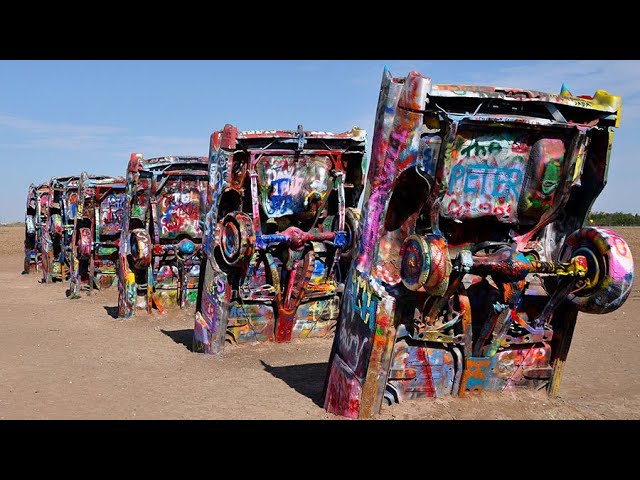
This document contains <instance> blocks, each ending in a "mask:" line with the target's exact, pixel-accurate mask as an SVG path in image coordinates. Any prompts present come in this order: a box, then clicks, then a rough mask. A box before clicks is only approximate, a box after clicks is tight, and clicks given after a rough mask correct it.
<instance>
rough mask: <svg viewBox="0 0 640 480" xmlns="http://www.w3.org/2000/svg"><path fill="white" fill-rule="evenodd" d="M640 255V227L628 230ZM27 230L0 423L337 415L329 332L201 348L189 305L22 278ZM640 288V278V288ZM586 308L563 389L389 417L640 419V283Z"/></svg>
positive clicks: (415, 404)
mask: <svg viewBox="0 0 640 480" xmlns="http://www.w3.org/2000/svg"><path fill="white" fill-rule="evenodd" d="M619 230H620V233H622V235H623V236H624V237H625V238H626V239H627V241H629V242H630V243H631V246H632V250H633V252H634V255H635V258H636V259H637V261H640V229H619ZM22 235H23V229H21V228H7V227H0V292H1V293H0V332H1V333H0V419H78V418H79V419H130V418H150V419H196V418H211V419H335V418H336V417H334V416H333V415H330V414H328V413H326V412H325V411H324V410H323V409H322V408H321V406H320V405H321V398H320V395H321V390H322V384H323V381H324V374H325V369H326V362H327V358H328V356H329V351H330V349H331V340H304V341H296V342H292V343H290V344H284V345H272V344H265V345H255V346H243V347H236V348H229V349H227V350H226V351H225V353H224V355H223V356H222V357H220V358H214V357H211V356H205V355H199V354H195V353H192V352H191V351H190V348H191V335H192V328H193V319H192V315H191V312H174V313H173V314H168V315H164V316H160V315H153V316H150V317H148V316H146V315H139V316H138V317H136V318H135V319H133V320H131V321H119V320H116V319H114V318H113V316H114V315H115V306H116V304H117V292H116V290H115V289H110V290H105V291H103V292H98V293H97V294H95V295H93V296H91V297H87V296H83V298H81V299H79V300H69V299H67V298H66V296H65V290H66V288H67V285H66V284H53V285H41V284H39V283H38V279H39V276H36V275H29V276H27V275H25V276H22V275H20V271H21V270H22V256H21V252H20V248H21V247H22ZM636 285H637V284H636ZM632 297H633V298H631V299H629V300H628V301H627V303H626V304H625V305H624V306H623V307H622V308H621V309H619V310H618V311H616V312H614V313H612V314H609V315H606V316H587V315H581V317H580V318H579V321H578V325H577V327H576V333H575V337H574V344H573V346H572V349H571V351H570V353H569V359H568V361H567V366H566V369H565V375H564V381H563V383H562V386H561V387H560V397H559V398H557V399H554V400H551V399H549V398H548V397H546V395H544V394H543V393H527V392H524V393H519V394H518V395H516V394H510V393H509V394H506V395H485V396H484V397H482V399H464V400H463V399H447V400H432V401H429V400H421V401H410V402H406V403H403V404H401V405H397V406H394V407H388V408H387V407H383V411H382V413H381V415H380V416H379V418H381V419H393V418H401V419H410V418H411V419H413V418H421V419H430V418H442V419H451V418H496V419H533V418H543V419H553V418H563V419H567V418H611V419H613V418H616V419H617V418H620V419H631V418H633V419H639V418H640V375H638V373H637V371H636V370H635V366H636V365H637V364H638V363H640V348H639V345H640V322H639V321H638V319H639V318H640V291H639V289H638V287H637V286H635V287H634V292H633V294H632Z"/></svg>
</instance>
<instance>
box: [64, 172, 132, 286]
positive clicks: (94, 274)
mask: <svg viewBox="0 0 640 480" xmlns="http://www.w3.org/2000/svg"><path fill="white" fill-rule="evenodd" d="M124 188H125V183H124V178H122V177H115V178H114V177H102V176H100V177H96V176H89V175H87V174H86V173H84V172H83V173H82V174H81V175H80V179H79V182H78V192H77V212H76V215H75V218H74V223H73V234H72V238H71V251H70V252H69V254H70V260H71V261H70V295H69V298H72V299H73V298H79V296H80V292H81V290H85V291H86V292H87V293H88V294H89V295H90V294H91V292H92V290H93V289H94V288H97V289H102V288H108V287H110V286H111V285H112V284H113V283H114V282H115V281H117V271H116V270H117V265H118V247H117V241H118V237H119V234H120V229H121V222H122V218H123V214H124V211H123V207H124Z"/></svg>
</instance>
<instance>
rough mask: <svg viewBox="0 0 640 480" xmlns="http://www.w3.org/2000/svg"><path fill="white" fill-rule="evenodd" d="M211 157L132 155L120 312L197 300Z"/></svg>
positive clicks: (128, 313) (124, 314) (122, 239)
mask: <svg viewBox="0 0 640 480" xmlns="http://www.w3.org/2000/svg"><path fill="white" fill-rule="evenodd" d="M207 182H208V178H207V158H206V157H193V156H168V157H157V158H149V159H144V158H143V156H142V155H141V154H137V153H133V154H131V158H130V160H129V165H128V168H127V178H126V194H125V205H124V215H123V220H122V231H121V234H120V246H119V258H120V265H119V268H118V315H119V317H121V318H128V317H131V316H132V315H133V314H134V311H135V310H136V309H143V310H146V311H147V312H148V313H152V311H153V307H154V305H155V307H156V308H157V309H158V310H159V311H160V312H163V311H164V309H165V307H167V306H169V305H177V306H179V307H184V306H186V305H193V304H195V302H196V297H197V294H198V281H199V275H200V250H201V245H202V236H203V231H204V216H205V213H206V209H205V206H206V195H207Z"/></svg>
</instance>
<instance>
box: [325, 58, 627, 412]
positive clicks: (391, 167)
mask: <svg viewBox="0 0 640 480" xmlns="http://www.w3.org/2000/svg"><path fill="white" fill-rule="evenodd" d="M620 109H621V99H620V97H617V96H614V95H610V94H608V93H607V92H605V91H603V90H598V91H597V92H596V93H595V95H593V96H580V97H576V96H573V95H572V94H571V93H570V92H569V91H568V90H567V89H566V88H563V89H562V90H561V93H560V94H548V93H543V92H538V91H529V90H522V89H517V88H499V87H482V86H470V85H436V84H433V83H432V82H431V80H430V79H429V78H426V77H423V76H421V75H420V74H418V73H416V72H411V73H410V74H409V75H408V76H407V77H406V78H393V77H392V76H391V75H390V73H389V72H388V71H387V70H386V69H385V72H384V75H383V80H382V87H381V93H380V98H379V102H378V106H377V114H376V125H375V133H374V138H373V146H372V150H373V152H372V158H371V166H370V170H369V172H368V175H367V180H366V186H365V192H364V194H363V201H364V208H363V212H362V217H363V222H362V231H361V236H360V239H359V244H358V248H357V252H356V253H355V254H354V260H353V263H352V265H351V269H350V270H349V272H348V278H347V285H346V287H345V299H344V302H343V304H342V309H341V315H340V322H339V327H338V330H337V332H336V336H335V339H334V344H333V349H332V353H331V358H330V363H329V369H328V377H327V380H326V386H325V408H326V409H327V410H329V411H330V412H333V413H335V414H338V415H344V416H347V417H351V418H367V417H370V416H372V415H374V414H376V413H378V411H379V409H380V406H381V405H382V403H383V402H386V403H388V404H391V403H394V402H398V401H402V400H404V399H414V398H420V397H444V396H449V395H454V396H467V395H470V394H480V393H481V392H482V391H496V392H501V391H504V390H511V389H515V388H529V389H536V390H537V389H547V392H549V394H550V395H555V394H556V392H557V390H558V387H559V384H560V379H561V375H562V370H563V366H564V364H565V361H566V358H567V353H568V351H569V346H570V343H571V338H572V334H573V330H574V326H575V322H576V318H577V314H578V312H579V311H580V312H586V313H594V314H598V313H600V314H602V313H607V312H610V311H613V310H615V309H616V308H618V307H619V306H620V305H621V304H622V303H623V302H624V301H625V299H626V298H627V296H628V295H629V293H630V290H631V286H632V282H633V261H632V258H631V252H630V250H629V247H628V245H627V243H626V242H625V241H624V239H622V238H621V237H620V236H618V235H617V234H616V233H615V232H613V231H611V230H608V229H605V228H600V227H591V226H586V227H585V226H584V224H585V223H588V222H585V220H586V219H587V218H588V214H589V212H590V209H591V206H592V204H593V202H594V201H595V199H596V197H597V196H598V195H599V193H600V192H601V191H602V189H603V187H604V186H605V183H606V177H607V169H608V166H609V156H610V152H611V146H612V139H613V128H614V127H617V126H618V124H619V120H620Z"/></svg>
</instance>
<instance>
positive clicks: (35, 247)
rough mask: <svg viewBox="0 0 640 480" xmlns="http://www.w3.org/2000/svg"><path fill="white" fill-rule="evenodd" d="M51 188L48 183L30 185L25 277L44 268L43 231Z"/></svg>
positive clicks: (25, 246)
mask: <svg viewBox="0 0 640 480" xmlns="http://www.w3.org/2000/svg"><path fill="white" fill-rule="evenodd" d="M49 193H50V188H49V184H48V183H43V184H41V185H37V186H36V185H34V184H31V185H29V191H28V193H27V210H26V213H25V218H24V224H25V231H24V268H23V270H22V274H23V275H27V274H29V273H31V272H33V271H35V272H38V271H40V269H41V268H42V251H41V248H40V241H41V237H42V229H43V228H44V226H45V224H46V222H47V217H46V214H47V205H48V203H49Z"/></svg>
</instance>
